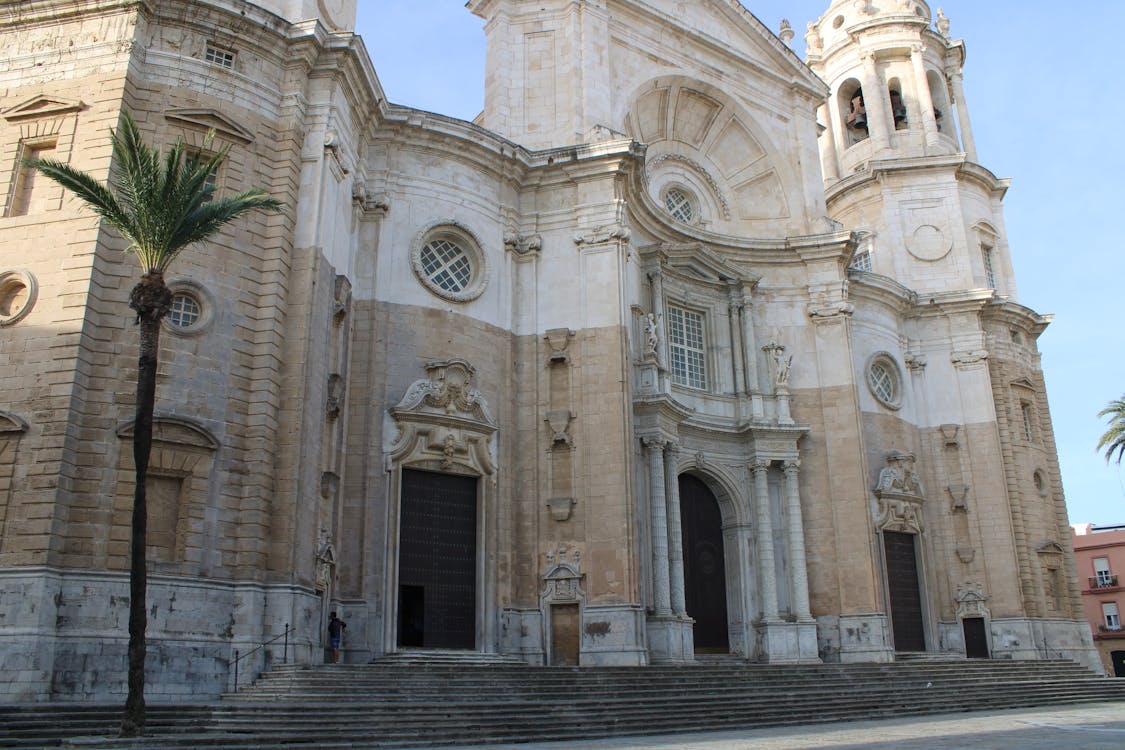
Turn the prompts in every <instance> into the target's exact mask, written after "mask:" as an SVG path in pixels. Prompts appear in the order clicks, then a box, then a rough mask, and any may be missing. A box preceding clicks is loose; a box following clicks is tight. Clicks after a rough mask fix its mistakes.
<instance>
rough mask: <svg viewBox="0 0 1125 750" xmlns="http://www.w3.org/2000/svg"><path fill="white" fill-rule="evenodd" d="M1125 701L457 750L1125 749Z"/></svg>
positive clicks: (468, 747) (456, 749) (475, 747)
mask: <svg viewBox="0 0 1125 750" xmlns="http://www.w3.org/2000/svg"><path fill="white" fill-rule="evenodd" d="M1123 747H1125V703H1098V704H1091V705H1085V706H1081V707H1060V708H1040V709H1022V710H1017V711H1000V712H995V713H972V714H941V715H938V716H930V717H924V718H911V719H886V720H881V721H861V722H851V723H846V724H840V723H836V724H814V725H810V726H805V727H800V728H792V727H790V728H780V729H750V730H741V731H730V732H713V733H707V734H677V735H663V736H659V737H641V738H637V737H630V738H624V739H600V740H577V741H573V742H537V743H531V744H521V745H465V746H461V747H458V748H455V749H453V750H486V748H487V750H563V748H565V749H566V750H814V749H816V748H832V750H969V749H971V750H1121V748H1123Z"/></svg>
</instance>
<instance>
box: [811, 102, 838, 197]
mask: <svg viewBox="0 0 1125 750" xmlns="http://www.w3.org/2000/svg"><path fill="white" fill-rule="evenodd" d="M816 117H817V122H818V123H823V125H824V127H825V132H824V133H822V134H821V137H822V138H824V139H825V141H824V154H823V158H822V159H821V161H823V162H824V179H825V180H826V181H828V182H839V181H840V157H839V155H838V154H837V151H836V123H835V122H833V120H832V108H831V107H829V106H828V105H827V104H822V105H820V107H819V109H818V110H817V113H816Z"/></svg>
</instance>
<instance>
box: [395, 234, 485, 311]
mask: <svg viewBox="0 0 1125 750" xmlns="http://www.w3.org/2000/svg"><path fill="white" fill-rule="evenodd" d="M410 260H411V266H412V267H413V268H414V275H415V276H417V277H418V280H419V281H421V282H422V284H423V285H425V287H426V288H427V289H429V290H430V291H431V292H433V293H434V294H436V295H438V296H439V297H442V298H444V299H447V300H451V301H453V302H468V301H470V300H473V299H476V298H477V297H479V296H480V295H481V293H482V292H483V291H484V287H485V283H486V282H487V273H486V271H487V267H486V266H485V262H484V255H483V253H481V250H480V244H479V243H478V242H477V240H476V238H475V237H474V236H473V235H472V233H471V232H469V230H468V229H466V228H465V227H463V226H461V225H460V224H457V223H454V222H449V221H447V222H441V223H438V224H434V225H431V226H430V227H428V228H427V229H425V230H423V231H422V232H421V233H419V235H418V237H417V238H415V240H414V247H413V249H412V252H411V258H410Z"/></svg>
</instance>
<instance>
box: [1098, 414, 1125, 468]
mask: <svg viewBox="0 0 1125 750" xmlns="http://www.w3.org/2000/svg"><path fill="white" fill-rule="evenodd" d="M1098 417H1099V418H1100V417H1109V418H1110V420H1109V427H1108V429H1106V431H1105V433H1103V434H1102V436H1101V439H1100V440H1098V450H1099V451H1100V450H1104V451H1105V462H1106V463H1107V464H1108V463H1109V462H1110V461H1111V460H1112V459H1113V457H1114V454H1116V455H1117V463H1119V464H1120V463H1121V459H1122V457H1123V456H1125V398H1120V399H1117V400H1115V401H1110V402H1109V405H1108V406H1107V407H1106V408H1104V409H1102V410H1101V411H1100V412H1098Z"/></svg>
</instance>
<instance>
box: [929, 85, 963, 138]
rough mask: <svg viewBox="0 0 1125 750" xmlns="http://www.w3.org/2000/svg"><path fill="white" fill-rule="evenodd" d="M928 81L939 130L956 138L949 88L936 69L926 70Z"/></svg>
mask: <svg viewBox="0 0 1125 750" xmlns="http://www.w3.org/2000/svg"><path fill="white" fill-rule="evenodd" d="M926 82H927V83H928V84H929V86H930V98H931V99H932V100H933V103H934V119H935V120H936V121H937V129H938V132H939V133H942V134H944V135H948V136H950V137H951V138H956V134H955V132H954V129H953V120H952V119H951V118H952V115H953V113H952V111H951V110H952V109H953V105H952V104H951V102H950V98H949V89H948V88H946V85H945V81H944V80H943V79H942V77H941V76H940V75H938V74H937V73H936V72H935V71H932V70H928V71H926Z"/></svg>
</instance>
